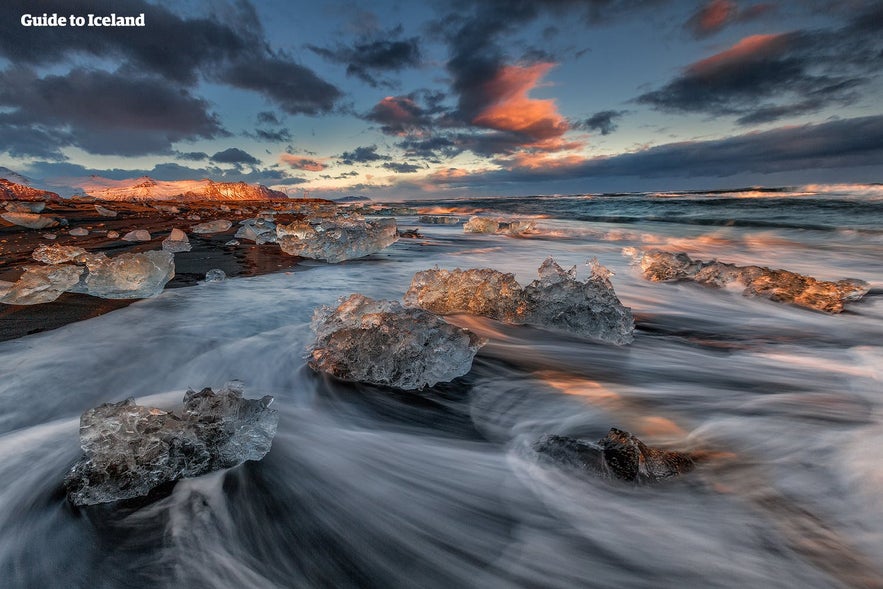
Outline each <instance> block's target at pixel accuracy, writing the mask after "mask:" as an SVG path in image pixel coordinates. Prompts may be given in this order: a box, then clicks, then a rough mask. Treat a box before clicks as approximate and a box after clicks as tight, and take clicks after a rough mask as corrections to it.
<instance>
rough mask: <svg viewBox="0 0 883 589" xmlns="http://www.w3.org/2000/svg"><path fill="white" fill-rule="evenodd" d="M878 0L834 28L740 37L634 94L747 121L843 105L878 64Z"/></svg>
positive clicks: (671, 108) (881, 11) (656, 103)
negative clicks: (660, 83) (663, 82)
mask: <svg viewBox="0 0 883 589" xmlns="http://www.w3.org/2000/svg"><path fill="white" fill-rule="evenodd" d="M881 21H883V3H876V6H869V7H868V8H867V9H866V10H865V11H864V12H859V13H858V14H856V15H855V16H854V18H853V20H852V21H851V22H849V23H847V24H846V25H845V26H843V27H841V28H839V29H834V28H832V29H817V30H806V31H795V32H790V33H780V34H774V35H754V36H751V37H746V38H744V39H742V40H741V41H740V42H738V43H736V44H735V45H733V46H732V47H730V48H729V49H727V50H725V51H722V52H720V53H717V54H715V55H712V56H711V57H708V58H706V59H703V60H701V61H698V62H696V63H693V64H691V65H690V66H688V67H687V68H685V69H684V71H683V72H682V73H681V74H680V75H679V76H678V77H676V78H675V79H673V80H672V81H671V82H669V83H668V84H666V85H665V86H663V87H662V88H659V89H657V90H653V91H651V92H647V93H645V94H642V95H641V96H639V97H638V98H637V99H636V101H637V102H639V103H643V104H647V105H650V106H652V107H654V108H656V109H658V110H662V111H667V112H699V113H707V114H710V115H715V116H720V115H736V116H738V117H739V118H738V119H737V122H739V123H741V124H753V123H758V122H768V121H772V120H776V119H779V118H782V117H786V116H793V115H797V114H804V113H808V112H815V111H818V110H820V109H822V108H825V107H828V106H832V105H845V104H850V103H852V102H854V101H855V100H856V99H857V98H858V97H859V96H860V93H859V92H860V90H861V89H862V87H863V86H865V85H866V84H867V82H868V81H869V80H870V79H872V78H874V77H877V76H879V72H880V71H881V67H883V35H881V34H880V33H881V29H883V25H880V24H879V23H880V22H881Z"/></svg>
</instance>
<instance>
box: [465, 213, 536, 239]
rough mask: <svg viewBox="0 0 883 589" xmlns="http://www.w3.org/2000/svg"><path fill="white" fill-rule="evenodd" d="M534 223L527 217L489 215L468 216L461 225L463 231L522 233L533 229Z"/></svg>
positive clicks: (504, 233)
mask: <svg viewBox="0 0 883 589" xmlns="http://www.w3.org/2000/svg"><path fill="white" fill-rule="evenodd" d="M535 225H536V223H535V222H534V221H531V220H529V219H502V218H490V217H479V216H475V217H470V218H469V221H467V222H466V224H465V225H463V232H464V233H497V234H503V235H524V234H527V233H531V232H533V230H534V227H535Z"/></svg>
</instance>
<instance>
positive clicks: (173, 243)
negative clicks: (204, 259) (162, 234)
mask: <svg viewBox="0 0 883 589" xmlns="http://www.w3.org/2000/svg"><path fill="white" fill-rule="evenodd" d="M162 248H163V250H165V251H167V252H172V253H173V254H174V253H177V252H189V251H190V240H189V239H188V238H187V234H186V233H184V232H183V231H181V230H180V229H178V228H175V229H172V231H171V233H169V236H168V237H166V238H165V239H163V240H162Z"/></svg>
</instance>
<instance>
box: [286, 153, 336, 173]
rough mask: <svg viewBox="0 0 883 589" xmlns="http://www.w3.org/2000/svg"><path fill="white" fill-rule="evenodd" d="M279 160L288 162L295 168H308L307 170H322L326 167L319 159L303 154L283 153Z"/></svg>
mask: <svg viewBox="0 0 883 589" xmlns="http://www.w3.org/2000/svg"><path fill="white" fill-rule="evenodd" d="M279 161H281V162H282V163H283V164H287V165H288V166H289V167H291V168H294V169H295V170H306V171H307V172H321V171H322V170H324V169H325V164H324V163H322V162H321V161H319V160H315V159H312V158H308V157H304V156H302V155H294V154H291V153H283V154H282V155H281V156H279Z"/></svg>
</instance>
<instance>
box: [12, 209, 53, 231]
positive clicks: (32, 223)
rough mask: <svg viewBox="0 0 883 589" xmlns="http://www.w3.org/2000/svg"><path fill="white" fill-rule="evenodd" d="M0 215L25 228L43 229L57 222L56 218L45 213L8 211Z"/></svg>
mask: <svg viewBox="0 0 883 589" xmlns="http://www.w3.org/2000/svg"><path fill="white" fill-rule="evenodd" d="M0 217H2V218H3V219H5V220H7V221H9V222H10V223H12V224H13V225H18V226H19V227H25V228H27V229H45V228H46V227H55V226H57V225H58V224H59V223H58V220H57V219H54V218H53V217H49V216H47V215H40V214H38V213H15V212H9V213H3V214H2V215H0Z"/></svg>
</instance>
